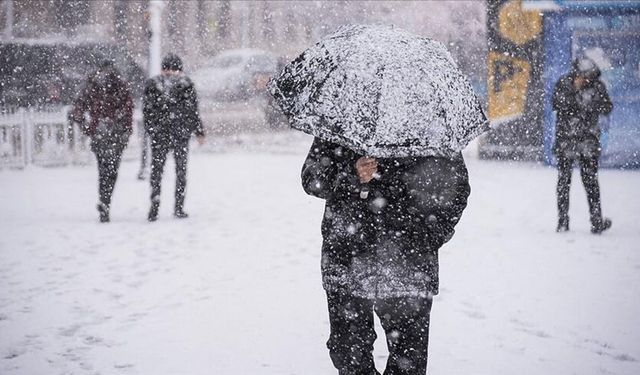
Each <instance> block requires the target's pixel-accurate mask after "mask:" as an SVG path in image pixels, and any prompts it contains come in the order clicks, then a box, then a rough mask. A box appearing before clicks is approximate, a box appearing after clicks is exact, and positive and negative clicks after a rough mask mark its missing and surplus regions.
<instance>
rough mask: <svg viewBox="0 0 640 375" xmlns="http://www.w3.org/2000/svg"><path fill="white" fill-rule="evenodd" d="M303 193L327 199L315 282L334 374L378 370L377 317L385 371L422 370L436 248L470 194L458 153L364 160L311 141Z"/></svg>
mask: <svg viewBox="0 0 640 375" xmlns="http://www.w3.org/2000/svg"><path fill="white" fill-rule="evenodd" d="M302 185H303V187H304V189H305V191H306V192H307V193H308V194H311V195H314V196H317V197H320V198H322V199H325V200H326V206H325V213H324V218H323V221H322V236H323V244H322V279H323V286H324V289H325V291H326V293H327V300H328V306H329V322H330V326H331V333H330V338H329V341H328V342H327V346H328V348H329V352H330V356H331V359H332V361H333V364H334V366H335V367H336V368H337V369H338V372H339V373H340V374H378V372H377V371H376V369H375V367H374V361H373V356H372V351H373V342H374V340H375V338H376V334H375V331H374V324H373V313H374V312H375V313H376V314H377V315H378V317H379V318H380V321H381V323H382V326H383V328H384V330H385V333H386V339H387V344H388V348H389V359H388V361H387V367H386V370H385V374H386V375H391V374H425V372H426V367H427V346H428V340H429V314H430V311H431V304H432V297H433V295H435V294H437V293H438V250H439V249H440V247H441V246H442V245H443V244H444V243H446V242H447V241H448V240H449V239H450V238H451V236H452V235H453V233H454V226H455V225H456V224H457V223H458V220H459V219H460V215H461V214H462V211H463V210H464V208H465V207H466V204H467V197H468V195H469V192H470V188H469V184H468V176H467V170H466V167H465V163H464V160H463V158H462V155H458V156H456V157H455V158H445V157H415V158H398V159H378V160H376V159H372V158H365V157H362V155H358V154H356V153H355V152H353V151H351V150H349V149H347V148H344V147H341V146H338V145H336V144H333V143H330V142H327V141H324V140H321V139H319V138H316V139H315V140H314V142H313V145H312V146H311V150H310V151H309V155H308V156H307V159H306V161H305V163H304V167H303V169H302Z"/></svg>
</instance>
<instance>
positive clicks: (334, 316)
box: [327, 293, 432, 375]
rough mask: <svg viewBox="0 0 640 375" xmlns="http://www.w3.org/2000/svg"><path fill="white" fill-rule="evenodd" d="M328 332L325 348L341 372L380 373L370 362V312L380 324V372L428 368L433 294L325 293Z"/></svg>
mask: <svg viewBox="0 0 640 375" xmlns="http://www.w3.org/2000/svg"><path fill="white" fill-rule="evenodd" d="M327 301H328V304H329V323H330V325H331V334H330V337H329V341H328V342H327V347H328V348H329V355H330V357H331V361H332V362H333V365H334V366H335V367H336V369H338V374H340V375H374V374H379V372H378V371H377V370H376V368H375V365H374V361H373V353H372V352H373V342H374V341H375V339H376V333H375V330H374V321H373V313H374V311H375V313H376V314H377V315H378V317H379V318H380V322H381V323H382V327H383V328H384V331H385V335H386V339H387V347H388V349H389V358H388V360H387V366H386V369H385V371H384V375H418V374H419V375H424V374H426V372H427V349H428V345H429V315H430V312H431V304H432V299H431V298H426V297H415V298H413V297H404V298H389V299H378V300H370V299H364V298H357V297H353V296H350V295H346V294H340V293H327Z"/></svg>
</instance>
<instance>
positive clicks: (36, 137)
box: [0, 107, 142, 169]
mask: <svg viewBox="0 0 640 375" xmlns="http://www.w3.org/2000/svg"><path fill="white" fill-rule="evenodd" d="M68 111H69V107H51V108H38V109H37V110H34V109H24V108H17V109H15V108H4V109H0V169H1V168H25V167H27V166H28V165H38V166H60V165H70V164H80V165H84V164H91V163H94V157H93V155H92V153H91V150H90V145H89V142H90V140H89V137H87V136H86V135H84V134H83V133H82V131H81V130H80V129H79V127H78V126H77V125H75V124H71V123H70V122H69V121H68V119H67V113H68ZM141 121H142V114H141V113H140V111H135V112H134V126H133V134H132V135H131V138H130V140H129V144H128V146H127V149H126V150H125V153H124V155H123V158H124V159H125V160H126V159H133V158H136V157H139V153H140V145H141V142H140V141H139V139H140V137H141V129H142V124H141Z"/></svg>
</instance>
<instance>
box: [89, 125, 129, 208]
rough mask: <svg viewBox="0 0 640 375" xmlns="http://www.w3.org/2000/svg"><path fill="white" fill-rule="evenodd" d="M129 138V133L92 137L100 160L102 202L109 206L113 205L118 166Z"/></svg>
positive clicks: (92, 146) (99, 178) (99, 173)
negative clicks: (112, 196)
mask: <svg viewBox="0 0 640 375" xmlns="http://www.w3.org/2000/svg"><path fill="white" fill-rule="evenodd" d="M127 139H128V138H127V135H117V136H94V137H93V138H92V139H91V149H92V150H93V153H94V154H95V155H96V160H97V162H98V194H99V196H100V203H102V204H104V205H105V206H107V207H109V206H110V205H111V195H112V194H113V188H114V186H115V185H116V180H117V179H118V168H119V167H120V160H121V158H122V152H123V151H124V149H125V147H126V146H127Z"/></svg>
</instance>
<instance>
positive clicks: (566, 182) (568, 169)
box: [556, 155, 573, 232]
mask: <svg viewBox="0 0 640 375" xmlns="http://www.w3.org/2000/svg"><path fill="white" fill-rule="evenodd" d="M572 168H573V160H572V159H570V158H567V157H566V156H564V155H558V186H557V188H556V195H557V199H558V228H557V231H558V232H563V231H567V230H569V192H570V190H571V173H572Z"/></svg>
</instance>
